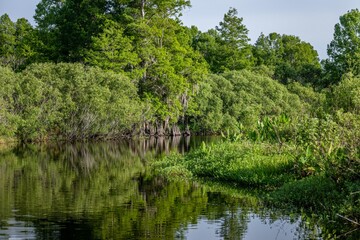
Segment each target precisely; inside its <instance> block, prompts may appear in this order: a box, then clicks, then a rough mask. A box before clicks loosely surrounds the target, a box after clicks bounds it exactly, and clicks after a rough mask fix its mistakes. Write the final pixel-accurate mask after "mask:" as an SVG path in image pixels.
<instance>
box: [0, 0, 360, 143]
mask: <svg viewBox="0 0 360 240" xmlns="http://www.w3.org/2000/svg"><path fill="white" fill-rule="evenodd" d="M190 6H191V4H190V1H188V0H166V1H163V0H96V1H88V0H81V1H79V0H66V1H58V0H42V1H41V2H40V3H39V4H38V5H37V8H36V13H35V16H34V19H35V21H36V26H35V27H34V26H32V25H31V24H30V23H29V22H28V20H26V19H24V18H21V19H18V20H17V21H16V22H13V21H11V19H10V18H9V16H8V15H7V14H4V15H3V16H1V17H0V65H1V68H0V72H1V74H0V84H1V86H3V87H2V88H1V89H0V135H1V136H3V137H2V138H18V139H21V140H25V141H28V140H30V141H36V140H45V139H51V138H56V139H59V138H60V139H68V140H75V139H88V138H114V137H121V136H124V135H126V136H128V135H178V134H181V133H186V134H189V132H192V133H203V134H205V133H206V134H207V133H219V132H221V131H224V130H225V129H230V130H231V131H242V130H243V129H248V130H249V131H250V130H254V129H256V126H257V122H258V121H259V120H263V119H264V118H265V117H270V118H271V117H278V116H280V115H284V114H286V115H288V116H290V117H291V118H292V119H301V118H303V117H304V116H312V117H314V116H317V117H319V116H322V115H324V114H332V113H333V112H335V111H338V110H340V109H342V111H345V112H346V111H351V113H352V114H355V115H358V109H357V108H358V107H357V106H358V105H359V104H358V101H359V99H358V98H359V96H360V93H359V91H360V89H359V81H358V80H357V79H358V77H357V76H358V75H359V74H360V59H359V57H360V37H359V33H360V12H359V10H357V9H353V10H350V11H349V12H347V13H345V14H344V15H343V16H341V17H340V22H339V23H338V24H336V25H335V30H334V39H333V40H332V41H331V43H330V44H329V45H328V58H327V59H325V60H323V61H320V60H319V56H318V53H317V52H316V50H315V49H314V48H313V46H311V44H309V43H307V42H304V41H302V40H301V39H300V38H299V37H297V36H292V35H285V34H284V35H280V34H278V33H270V34H269V35H264V34H261V35H260V36H259V38H258V39H257V41H256V42H255V44H250V39H249V37H248V29H247V28H246V26H245V25H244V24H243V19H242V18H241V17H239V16H238V13H237V10H236V9H234V8H230V9H229V11H228V12H227V13H225V14H224V18H223V20H222V21H221V22H220V23H219V24H218V26H216V27H215V28H213V29H210V30H208V31H206V32H201V31H200V30H199V29H198V28H197V27H196V26H192V27H186V26H184V25H183V24H182V22H181V20H180V16H181V12H182V11H183V10H184V9H185V8H188V7H190ZM344 85H346V87H344ZM342 86H343V87H342ZM335 93H336V94H335ZM348 96H350V98H347V97H348ZM349 109H350V110H349Z"/></svg>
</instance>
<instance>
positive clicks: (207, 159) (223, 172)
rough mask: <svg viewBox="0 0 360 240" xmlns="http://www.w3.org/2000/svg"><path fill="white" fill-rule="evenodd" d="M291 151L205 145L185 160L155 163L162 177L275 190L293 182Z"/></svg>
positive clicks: (175, 156)
mask: <svg viewBox="0 0 360 240" xmlns="http://www.w3.org/2000/svg"><path fill="white" fill-rule="evenodd" d="M293 166H294V162H293V158H292V156H291V154H290V149H287V150H282V151H281V152H280V151H279V150H278V149H277V148H274V147H273V146H271V145H269V144H266V143H256V144H254V143H251V142H248V141H243V142H226V141H224V142H221V143H218V144H216V145H206V144H203V145H202V147H201V148H199V149H197V150H195V151H193V152H191V153H189V154H187V155H185V156H183V155H179V154H173V155H170V156H166V157H165V158H163V159H162V160H160V161H157V162H155V163H153V167H154V168H155V169H157V170H156V171H157V172H158V173H159V174H162V175H165V176H168V177H170V178H174V177H180V178H182V177H185V178H189V177H192V178H203V179H213V180H217V181H226V182H233V183H237V184H239V185H244V186H247V187H275V186H281V185H282V184H283V183H284V182H288V181H291V180H294V174H293V172H292V171H293Z"/></svg>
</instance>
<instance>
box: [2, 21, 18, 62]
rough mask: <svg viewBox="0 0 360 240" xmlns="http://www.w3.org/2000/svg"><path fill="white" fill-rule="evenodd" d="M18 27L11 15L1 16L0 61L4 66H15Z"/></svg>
mask: <svg viewBox="0 0 360 240" xmlns="http://www.w3.org/2000/svg"><path fill="white" fill-rule="evenodd" d="M15 32H16V27H15V24H14V23H13V22H12V21H11V19H10V17H9V15H7V14H4V15H2V16H1V17H0V63H1V65H3V66H10V67H12V66H13V62H14V60H15V59H14V54H15V43H16V37H15Z"/></svg>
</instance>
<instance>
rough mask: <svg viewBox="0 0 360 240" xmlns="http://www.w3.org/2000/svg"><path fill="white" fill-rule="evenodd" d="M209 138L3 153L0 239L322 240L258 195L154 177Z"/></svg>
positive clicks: (312, 229)
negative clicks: (155, 167)
mask: <svg viewBox="0 0 360 240" xmlns="http://www.w3.org/2000/svg"><path fill="white" fill-rule="evenodd" d="M202 141H214V140H212V139H209V138H198V137H197V138H195V137H192V138H191V139H190V138H173V139H150V140H141V141H140V140H139V141H123V142H113V143H87V144H75V145H52V146H39V145H37V146H34V145H29V146H22V147H16V148H14V149H11V150H2V151H1V153H0V239H251V240H252V239H284V240H287V239H320V238H319V237H317V236H318V235H319V233H320V232H321V230H320V229H319V228H318V227H316V226H311V225H309V224H308V223H306V222H305V221H302V219H301V217H300V216H298V215H296V214H290V213H287V214H283V213H282V212H283V211H281V210H279V209H270V208H266V207H265V206H263V204H262V203H261V201H260V200H259V199H258V198H257V197H256V193H251V192H248V191H242V190H239V191H236V192H234V191H233V190H230V191H228V190H224V188H223V186H221V185H213V186H209V185H207V186H204V185H201V184H198V183H189V182H185V181H184V182H176V183H174V182H172V183H169V182H167V181H165V180H164V179H162V178H161V177H154V176H152V175H151V173H150V171H149V170H148V168H147V166H148V164H149V162H151V161H152V160H153V159H154V158H157V157H161V156H163V155H165V154H168V153H170V152H172V151H179V152H181V153H185V152H187V151H189V150H191V149H194V148H196V147H197V146H199V145H200V144H201V142H202Z"/></svg>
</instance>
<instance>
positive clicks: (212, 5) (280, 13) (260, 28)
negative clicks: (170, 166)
mask: <svg viewBox="0 0 360 240" xmlns="http://www.w3.org/2000/svg"><path fill="white" fill-rule="evenodd" d="M38 2H40V0H0V15H2V14H4V13H8V14H9V16H10V17H11V19H12V20H13V21H15V20H16V19H17V18H21V17H25V18H27V19H29V20H30V22H32V23H33V20H32V17H33V15H34V13H35V7H36V4H37V3H38ZM191 3H192V6H193V7H192V8H190V9H186V10H185V11H184V13H183V17H182V20H183V22H184V24H185V25H187V26H191V25H195V26H197V27H198V28H199V29H200V30H202V31H206V30H208V29H210V28H214V27H215V26H216V25H218V23H219V22H220V21H221V20H222V18H223V16H224V13H226V12H227V11H228V9H229V8H230V7H235V8H236V9H237V10H238V12H239V17H243V18H244V24H245V25H246V26H247V28H248V29H249V30H250V32H249V37H250V38H251V40H252V42H254V41H256V39H257V38H258V36H259V35H260V33H261V32H263V33H264V34H269V33H271V32H277V33H280V34H289V35H296V36H299V37H300V38H301V39H302V40H304V41H306V42H310V43H311V44H312V45H313V46H314V47H315V49H316V50H317V51H318V52H319V55H320V58H326V47H327V44H329V43H330V41H331V40H332V38H333V29H334V25H335V24H336V23H337V22H339V17H340V16H341V15H343V14H344V13H346V12H347V11H348V10H350V9H354V8H359V9H360V0H191Z"/></svg>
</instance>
